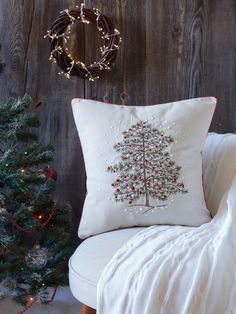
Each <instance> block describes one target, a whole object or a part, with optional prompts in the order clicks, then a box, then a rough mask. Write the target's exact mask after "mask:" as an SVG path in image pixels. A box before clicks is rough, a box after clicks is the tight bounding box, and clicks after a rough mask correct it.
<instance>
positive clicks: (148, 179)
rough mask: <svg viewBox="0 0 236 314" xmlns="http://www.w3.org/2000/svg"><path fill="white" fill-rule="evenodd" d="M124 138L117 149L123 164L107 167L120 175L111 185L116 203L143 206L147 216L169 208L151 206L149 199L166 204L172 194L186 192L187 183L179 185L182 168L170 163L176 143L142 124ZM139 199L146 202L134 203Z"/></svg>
mask: <svg viewBox="0 0 236 314" xmlns="http://www.w3.org/2000/svg"><path fill="white" fill-rule="evenodd" d="M123 137H124V141H123V142H121V143H117V144H116V145H115V146H114V148H115V150H116V151H117V152H118V153H120V154H121V162H120V163H118V164H116V165H113V166H109V167H108V171H110V172H112V173H118V174H119V175H118V177H117V179H116V180H115V181H114V182H113V183H112V187H113V188H114V189H115V192H114V195H115V200H116V201H117V202H125V201H127V202H128V204H129V205H130V206H139V207H140V206H141V209H143V208H144V209H143V211H142V210H141V213H142V214H144V213H146V212H148V211H149V210H151V209H153V208H158V207H165V206H166V205H165V204H164V203H163V204H161V205H151V204H150V197H152V198H156V199H158V200H159V201H162V202H165V201H166V200H167V199H168V197H169V196H170V195H171V194H177V193H187V190H186V189H185V187H184V184H183V183H182V182H178V179H179V176H180V170H181V167H179V166H177V165H176V164H175V162H174V161H172V160H171V156H170V153H169V152H168V151H167V148H168V147H169V146H170V145H171V143H173V142H174V139H173V138H172V137H171V136H167V135H165V134H164V132H162V131H159V130H158V129H155V128H152V126H151V125H150V124H148V123H147V122H143V121H141V122H139V123H137V124H135V125H133V126H131V127H130V128H129V129H128V131H125V132H123ZM140 198H142V199H144V203H142V204H137V203H135V204H134V202H135V201H136V200H138V199H140ZM145 208H146V209H145Z"/></svg>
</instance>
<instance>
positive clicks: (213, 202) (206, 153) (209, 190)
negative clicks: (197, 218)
mask: <svg viewBox="0 0 236 314" xmlns="http://www.w3.org/2000/svg"><path fill="white" fill-rule="evenodd" d="M202 156H203V188H204V193H205V198H206V203H207V206H208V209H209V210H210V212H211V214H212V216H215V214H216V213H217V210H218V207H219V204H220V201H221V198H222V196H223V195H224V193H225V192H226V191H227V190H228V189H229V187H230V185H231V181H232V178H233V176H234V174H235V172H236V134H231V133H228V134H217V133H209V134H208V137H207V139H206V142H205V145H204V149H203V154H202Z"/></svg>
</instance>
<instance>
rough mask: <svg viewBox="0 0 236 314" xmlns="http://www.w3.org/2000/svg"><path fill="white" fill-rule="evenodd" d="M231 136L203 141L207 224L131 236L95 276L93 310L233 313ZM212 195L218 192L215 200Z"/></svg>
mask: <svg viewBox="0 0 236 314" xmlns="http://www.w3.org/2000/svg"><path fill="white" fill-rule="evenodd" d="M235 138H236V136H235V135H232V134H226V135H221V136H217V135H216V134H211V135H210V136H209V137H208V140H207V143H206V145H205V150H204V152H205V157H204V161H205V165H204V169H205V170H206V173H204V175H205V176H207V177H205V179H204V183H205V186H206V187H207V193H206V197H207V198H208V197H209V204H212V206H213V207H212V212H213V213H214V218H213V219H212V220H211V222H209V223H206V224H204V225H202V226H200V227H182V226H173V227H171V228H170V227H168V226H159V227H156V226H152V227H149V228H146V229H144V230H143V231H141V232H140V233H138V234H137V235H135V236H134V237H133V238H132V239H130V240H129V241H128V242H127V243H126V244H124V245H123V247H121V249H120V250H119V251H118V252H117V253H116V254H115V255H114V256H113V258H112V259H111V261H110V262H109V263H108V265H107V266H106V268H105V269H104V271H103V273H102V275H101V277H100V280H99V283H98V290H97V313H98V314H108V313H112V314H120V313H122V314H156V313H160V314H172V313H175V314H200V313H201V314H234V313H236V253H235V252H236V171H235V168H236V164H235V158H230V157H229V156H231V157H232V155H230V152H233V151H234V149H235V145H236V143H235ZM218 144H221V145H218ZM233 146H234V148H233ZM227 147H229V153H228V152H227ZM211 156H212V157H213V159H212V160H211ZM225 157H227V158H226V159H225ZM218 165H219V170H218ZM225 176H227V177H225ZM228 176H229V177H228ZM216 178H217V179H218V180H219V181H220V180H221V179H222V182H218V180H217V181H216ZM211 184H212V186H211V187H210V185H211ZM212 193H219V195H218V194H217V195H215V196H216V197H217V199H216V201H212V199H213V196H212ZM219 197H221V200H219ZM207 201H208V199H207ZM219 203H220V204H219ZM216 206H218V210H216V209H215V208H216Z"/></svg>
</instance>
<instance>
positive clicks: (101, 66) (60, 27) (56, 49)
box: [44, 3, 122, 81]
mask: <svg viewBox="0 0 236 314" xmlns="http://www.w3.org/2000/svg"><path fill="white" fill-rule="evenodd" d="M77 21H79V22H82V23H84V24H89V23H90V22H92V23H95V24H96V26H97V29H98V31H99V32H100V33H101V38H102V39H103V40H104V45H103V46H102V47H100V51H101V58H100V59H99V60H97V61H95V62H93V63H91V64H90V65H86V64H85V63H84V62H82V61H80V60H75V59H74V58H73V57H72V56H71V55H70V54H68V48H67V47H66V44H67V42H68V39H69V38H70V34H71V25H72V24H74V23H76V22H77ZM46 37H49V39H50V50H51V54H50V57H49V60H54V62H55V63H57V64H58V65H59V67H60V68H61V69H62V72H59V74H65V76H66V77H67V78H70V76H71V75H78V76H80V77H82V78H84V79H89V80H90V81H94V80H95V79H98V78H99V75H100V73H101V72H104V71H105V70H110V68H111V66H112V64H113V63H114V61H115V59H116V56H117V53H118V50H119V46H120V43H121V41H122V40H121V37H120V32H119V31H118V30H117V29H116V28H115V26H114V25H113V23H112V22H111V20H110V19H109V18H108V17H107V16H106V15H104V14H102V13H100V11H99V10H98V9H96V8H93V9H87V8H85V4H84V3H82V4H81V5H80V6H76V8H75V9H70V10H69V9H66V10H64V11H61V12H60V16H59V17H58V18H57V19H56V20H55V22H54V23H53V25H52V27H51V29H50V30H48V31H47V34H46V35H45V36H44V38H46Z"/></svg>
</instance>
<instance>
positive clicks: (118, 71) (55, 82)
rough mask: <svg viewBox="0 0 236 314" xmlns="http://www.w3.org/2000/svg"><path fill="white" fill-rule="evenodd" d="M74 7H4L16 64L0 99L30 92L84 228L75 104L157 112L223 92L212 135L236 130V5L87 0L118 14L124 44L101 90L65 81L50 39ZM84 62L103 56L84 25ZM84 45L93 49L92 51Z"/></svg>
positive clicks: (7, 42) (1, 15)
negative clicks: (60, 17)
mask: <svg viewBox="0 0 236 314" xmlns="http://www.w3.org/2000/svg"><path fill="white" fill-rule="evenodd" d="M79 3H80V2H79V1H78V2H77V1H73V0H50V1H48V0H0V44H2V56H3V58H4V60H5V62H6V64H7V68H6V72H5V73H4V75H2V76H1V77H0V99H1V100H3V99H6V98H7V97H9V96H22V95H23V94H24V93H25V92H28V93H29V94H30V95H32V97H33V98H34V101H35V103H39V102H42V105H41V106H40V107H39V108H38V109H35V110H36V111H38V112H39V114H40V118H41V122H42V126H41V130H40V136H41V139H42V140H43V141H44V142H45V143H48V142H50V143H52V144H53V145H54V147H55V150H56V153H55V162H54V164H55V168H56V169H57V171H58V174H59V180H58V186H57V197H58V199H59V200H62V199H63V200H69V201H70V202H71V204H72V206H73V210H74V218H75V222H76V223H75V225H76V226H77V224H78V221H79V217H80V214H81V208H82V205H83V200H84V195H85V171H84V164H83V159H82V154H81V148H80V145H79V141H78V137H77V133H76V129H75V125H74V122H73V118H72V113H71V107H70V100H71V99H72V98H73V97H82V98H83V97H85V98H92V99H96V100H104V101H106V102H114V103H120V104H121V103H123V104H132V105H148V104H155V103H159V102H169V101H173V100H180V99H185V98H191V97H198V96H209V95H215V96H216V97H217V98H218V101H219V105H218V107H217V110H216V114H215V117H214V120H213V123H212V127H211V130H214V131H217V132H234V133H236V107H235V99H236V88H235V87H236V86H235V85H236V57H235V56H236V53H235V52H236V37H235V34H234V33H235V29H236V2H235V0H225V1H222V0H214V1H213V0H168V1H166V0H96V1H95V0H90V1H89V0H87V1H86V5H87V6H88V7H90V6H93V7H98V8H100V9H101V10H102V11H103V12H104V13H105V14H107V15H109V16H110V17H112V19H113V21H114V22H115V24H116V26H117V28H118V29H119V30H120V31H121V33H122V37H123V45H122V47H121V50H120V54H119V57H118V60H117V63H116V65H115V67H114V69H113V70H112V71H111V72H109V73H107V74H105V75H104V76H103V77H102V78H101V79H100V80H98V81H96V82H95V83H91V82H88V81H84V80H82V79H80V78H77V77H74V78H72V79H70V80H67V79H66V78H64V77H61V76H58V74H57V72H58V68H57V66H56V65H55V64H52V63H50V62H49V61H48V51H49V45H48V41H47V40H45V39H43V35H44V34H45V33H46V30H47V29H48V28H49V27H50V25H51V24H52V22H53V21H54V19H55V18H56V16H57V14H58V13H59V11H60V10H62V9H65V8H68V7H73V6H74V5H75V4H79ZM77 32H78V37H77V38H78V40H75V42H74V45H75V47H76V49H77V50H78V53H79V55H80V57H81V58H82V59H84V60H85V61H86V60H91V59H93V58H94V57H95V56H96V53H95V51H96V50H97V47H98V43H97V37H96V36H95V35H94V31H93V30H92V29H91V28H88V29H87V28H84V27H78V31H77ZM83 43H84V44H83Z"/></svg>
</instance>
